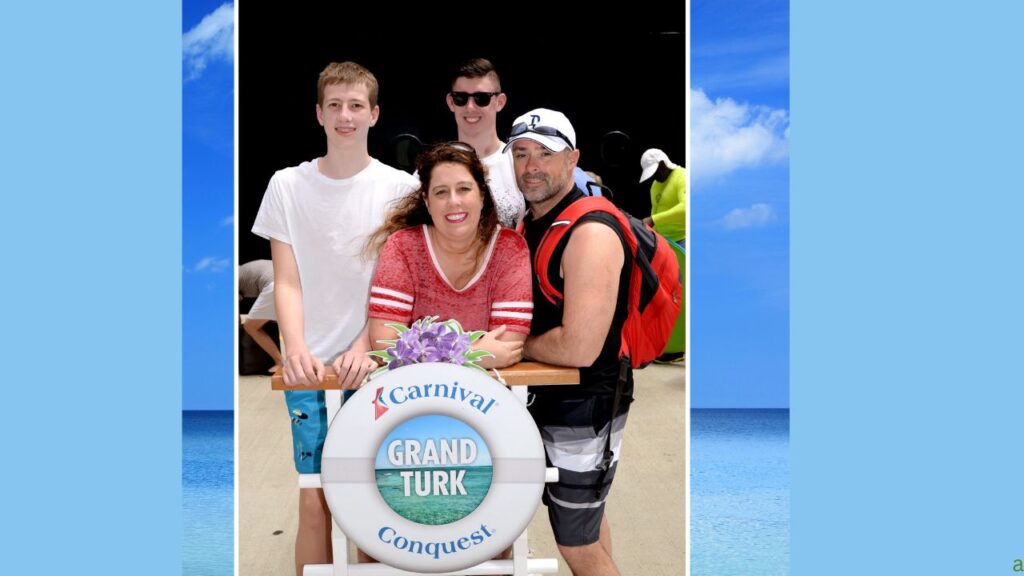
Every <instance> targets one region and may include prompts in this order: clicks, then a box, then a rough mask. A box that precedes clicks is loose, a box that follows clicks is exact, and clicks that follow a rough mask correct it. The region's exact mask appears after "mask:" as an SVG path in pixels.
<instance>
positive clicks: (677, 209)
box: [640, 148, 686, 362]
mask: <svg viewBox="0 0 1024 576" xmlns="http://www.w3.org/2000/svg"><path fill="white" fill-rule="evenodd" d="M640 168H641V170H642V171H641V173H640V182H644V181H646V180H649V179H651V177H652V176H653V178H654V180H653V181H652V182H651V215H650V216H648V217H647V218H644V223H645V224H647V225H648V226H650V227H651V228H653V229H654V231H655V232H657V233H658V234H661V235H662V236H664V237H665V238H668V239H669V240H671V241H672V242H674V243H675V245H674V246H673V248H674V249H675V251H676V259H677V260H679V274H680V276H681V278H680V279H681V280H682V281H683V283H684V286H685V282H686V252H685V249H684V248H683V247H684V246H685V245H686V168H683V167H682V166H679V165H677V164H675V163H673V162H672V161H671V160H669V158H668V155H667V154H665V153H664V152H662V151H661V150H658V149H657V148H651V149H650V150H648V151H646V152H644V153H643V155H642V156H641V157H640ZM685 359H686V307H685V306H683V308H682V309H680V310H679V318H678V319H677V320H676V326H675V328H674V329H673V330H672V336H671V337H670V338H669V340H668V346H666V347H665V353H664V354H663V355H662V356H661V357H659V358H658V361H661V362H683V361H685Z"/></svg>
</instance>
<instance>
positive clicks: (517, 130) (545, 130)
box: [509, 122, 576, 150]
mask: <svg viewBox="0 0 1024 576" xmlns="http://www.w3.org/2000/svg"><path fill="white" fill-rule="evenodd" d="M527 132H533V133H534V134H543V135H544V136H554V137H555V138H561V139H562V140H563V141H564V142H565V143H566V144H567V145H568V146H569V149H570V150H574V149H575V148H576V147H575V146H573V145H572V140H569V137H568V136H566V135H565V134H562V133H561V132H559V131H558V130H556V129H554V128H552V127H550V126H530V125H529V124H527V123H526V122H520V123H519V124H516V125H515V126H513V127H512V132H511V133H509V138H515V137H516V136H522V135H523V134H526V133H527Z"/></svg>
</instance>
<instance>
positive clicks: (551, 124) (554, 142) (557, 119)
mask: <svg viewBox="0 0 1024 576" xmlns="http://www.w3.org/2000/svg"><path fill="white" fill-rule="evenodd" d="M523 138H527V139H530V140H533V141H534V142H536V143H538V144H540V145H541V146H543V147H545V148H547V149H548V150H551V151H552V152H561V151H562V150H565V149H566V148H570V149H575V148H576V131H575V130H573V128H572V123H570V122H569V119H568V118H566V117H565V114H562V113H561V112H556V111H554V110H548V109H547V108H537V109H536V110H530V111H529V112H527V113H526V114H523V115H522V116H520V117H518V118H516V121H515V122H513V123H512V132H511V133H510V134H509V139H508V144H506V145H505V148H503V149H502V152H505V151H507V150H508V149H509V147H511V146H512V143H513V142H515V141H516V140H522V139H523Z"/></svg>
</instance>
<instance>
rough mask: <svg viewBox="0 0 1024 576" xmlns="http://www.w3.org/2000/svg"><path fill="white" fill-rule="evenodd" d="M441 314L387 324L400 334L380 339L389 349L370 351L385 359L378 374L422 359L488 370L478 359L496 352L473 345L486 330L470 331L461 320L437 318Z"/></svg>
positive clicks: (423, 360) (372, 354)
mask: <svg viewBox="0 0 1024 576" xmlns="http://www.w3.org/2000/svg"><path fill="white" fill-rule="evenodd" d="M437 318H438V317H437V316H425V317H423V318H420V319H419V320H417V321H415V322H413V323H412V326H411V327H409V328H406V327H405V326H404V325H402V324H386V326H387V327H389V328H392V329H394V330H395V332H398V338H397V339H396V340H379V342H380V343H382V344H386V345H387V349H385V350H375V351H373V352H370V353H369V354H370V355H371V356H376V357H377V358H380V359H382V360H384V363H385V364H384V366H381V367H380V368H378V369H377V370H376V371H375V372H374V374H377V373H379V372H384V371H387V370H394V369H395V368H398V367H400V366H407V365H409V364H419V363H421V362H450V363H452V364H458V365H460V366H468V367H472V368H476V369H477V370H480V371H482V372H487V371H486V370H484V369H483V368H481V367H479V366H477V365H476V363H477V362H479V361H480V360H482V359H484V358H488V357H493V356H494V354H491V353H490V352H488V351H486V350H470V345H471V344H472V343H473V342H476V341H477V340H479V339H480V337H481V336H483V335H484V334H486V332H484V331H483V330H476V331H473V332H466V331H464V330H463V329H462V326H461V325H460V324H459V322H458V321H457V320H446V321H444V322H435V320H437Z"/></svg>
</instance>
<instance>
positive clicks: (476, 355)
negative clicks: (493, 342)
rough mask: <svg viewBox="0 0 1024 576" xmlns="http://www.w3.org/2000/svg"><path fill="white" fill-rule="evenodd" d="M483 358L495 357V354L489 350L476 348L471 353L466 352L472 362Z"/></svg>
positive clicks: (467, 357) (467, 358)
mask: <svg viewBox="0 0 1024 576" xmlns="http://www.w3.org/2000/svg"><path fill="white" fill-rule="evenodd" d="M483 358H494V354H492V353H490V352H488V351H487V350H474V351H472V352H470V353H469V354H466V360H469V361H471V362H477V361H479V360H482V359H483Z"/></svg>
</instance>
